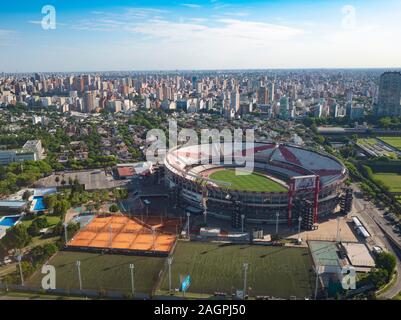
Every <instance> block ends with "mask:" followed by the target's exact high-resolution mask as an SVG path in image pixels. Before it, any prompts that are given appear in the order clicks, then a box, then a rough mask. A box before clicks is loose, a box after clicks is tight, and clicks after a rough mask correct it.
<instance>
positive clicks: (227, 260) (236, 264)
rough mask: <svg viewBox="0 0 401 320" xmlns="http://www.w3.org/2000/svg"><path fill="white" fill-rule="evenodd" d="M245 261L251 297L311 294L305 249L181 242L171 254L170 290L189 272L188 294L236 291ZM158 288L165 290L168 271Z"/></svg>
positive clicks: (240, 283)
mask: <svg viewBox="0 0 401 320" xmlns="http://www.w3.org/2000/svg"><path fill="white" fill-rule="evenodd" d="M244 262H248V263H249V269H248V273H247V274H248V276H247V279H248V282H247V283H248V284H247V287H250V288H251V290H250V291H249V294H250V296H256V295H271V296H276V297H283V298H288V297H290V296H292V295H294V296H297V297H299V298H304V297H306V296H310V295H311V294H312V291H313V272H312V270H311V268H312V267H311V265H312V260H311V257H310V255H309V251H308V249H307V248H285V247H268V246H250V245H233V244H218V243H202V242H183V241H180V242H179V243H178V244H177V247H176V249H175V252H174V256H173V264H172V266H171V272H172V286H173V289H174V288H178V287H179V285H180V283H179V277H180V275H188V274H189V275H190V276H191V286H190V288H189V294H190V293H198V294H213V293H214V292H216V291H218V292H225V293H227V294H231V293H235V291H236V290H237V289H241V290H242V288H243V283H244V282H243V281H244V276H243V269H242V265H243V263H244ZM160 289H161V291H164V292H165V291H167V290H168V272H164V276H163V281H162V285H161V288H160Z"/></svg>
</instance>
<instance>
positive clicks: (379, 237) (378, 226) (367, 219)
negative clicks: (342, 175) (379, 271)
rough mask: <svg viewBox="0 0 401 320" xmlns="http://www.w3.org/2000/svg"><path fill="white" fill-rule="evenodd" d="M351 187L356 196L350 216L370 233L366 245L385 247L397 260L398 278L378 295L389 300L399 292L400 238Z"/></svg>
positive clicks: (368, 202)
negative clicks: (355, 217)
mask: <svg viewBox="0 0 401 320" xmlns="http://www.w3.org/2000/svg"><path fill="white" fill-rule="evenodd" d="M351 187H352V189H353V190H354V195H356V196H354V201H353V212H352V215H357V216H358V217H360V218H361V221H362V222H363V223H364V224H365V226H366V227H367V228H368V231H369V232H370V233H371V235H372V240H371V242H370V243H368V245H373V244H376V245H379V246H381V247H385V248H386V249H387V250H388V251H389V252H392V253H393V254H394V255H395V256H396V258H397V273H398V275H399V276H398V277H397V280H396V282H395V283H394V284H393V285H392V286H391V287H390V288H389V289H387V290H386V291H385V292H384V293H382V294H381V295H379V298H380V299H391V298H393V297H394V296H396V295H397V294H398V293H399V292H401V250H400V248H401V238H400V236H399V235H398V234H397V233H395V232H394V231H393V228H392V225H391V224H389V223H388V221H387V220H386V219H385V218H384V216H383V210H380V209H378V208H377V207H376V206H375V205H374V204H373V203H372V202H370V201H366V200H364V199H363V198H362V197H359V196H358V194H361V191H360V189H359V187H358V186H357V185H356V184H352V186H351ZM383 230H384V231H385V232H383ZM385 233H387V234H389V235H390V236H391V237H392V238H393V239H394V240H395V241H396V243H397V245H398V248H397V247H396V245H393V244H392V243H391V240H390V239H389V237H388V236H387V235H386V234H385Z"/></svg>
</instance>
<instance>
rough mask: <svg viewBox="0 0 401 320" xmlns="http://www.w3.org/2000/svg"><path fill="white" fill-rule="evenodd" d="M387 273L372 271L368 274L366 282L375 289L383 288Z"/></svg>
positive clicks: (383, 270)
mask: <svg viewBox="0 0 401 320" xmlns="http://www.w3.org/2000/svg"><path fill="white" fill-rule="evenodd" d="M388 278H389V275H388V272H387V270H385V269H380V268H379V269H373V270H372V271H370V272H369V276H368V277H367V279H366V280H367V281H368V282H369V283H371V284H373V285H374V286H375V288H376V289H378V288H380V287H382V286H384V285H385V284H386V283H387V282H388Z"/></svg>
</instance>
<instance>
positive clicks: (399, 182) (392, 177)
mask: <svg viewBox="0 0 401 320" xmlns="http://www.w3.org/2000/svg"><path fill="white" fill-rule="evenodd" d="M373 177H374V179H377V180H379V181H381V182H382V183H383V184H384V185H386V186H388V187H389V188H390V192H401V175H398V174H397V173H375V174H373Z"/></svg>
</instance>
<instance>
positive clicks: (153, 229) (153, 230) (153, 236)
mask: <svg viewBox="0 0 401 320" xmlns="http://www.w3.org/2000/svg"><path fill="white" fill-rule="evenodd" d="M152 238H153V239H152V241H153V245H152V247H153V250H155V240H156V231H155V226H152Z"/></svg>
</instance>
